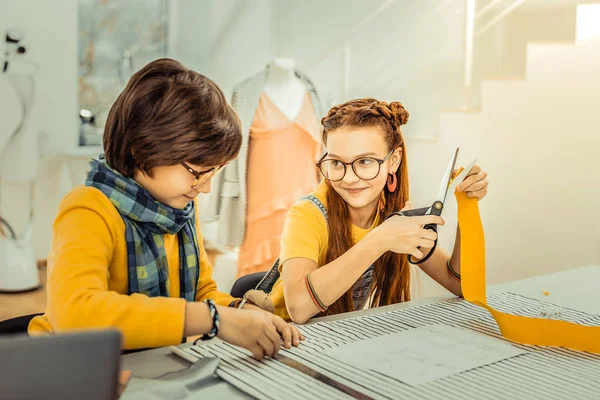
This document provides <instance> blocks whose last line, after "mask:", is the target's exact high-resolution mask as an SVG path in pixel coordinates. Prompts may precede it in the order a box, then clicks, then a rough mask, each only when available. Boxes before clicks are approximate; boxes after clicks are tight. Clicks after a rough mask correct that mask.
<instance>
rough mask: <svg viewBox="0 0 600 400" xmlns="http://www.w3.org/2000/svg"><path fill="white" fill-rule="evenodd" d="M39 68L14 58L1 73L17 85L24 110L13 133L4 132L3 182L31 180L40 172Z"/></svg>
mask: <svg viewBox="0 0 600 400" xmlns="http://www.w3.org/2000/svg"><path fill="white" fill-rule="evenodd" d="M37 70H38V67H37V65H36V64H34V63H31V62H27V61H24V60H14V61H11V63H10V66H9V68H8V69H7V70H6V71H5V72H3V73H2V75H3V79H6V82H8V83H9V84H10V85H11V86H12V87H13V88H14V93H16V94H17V97H16V99H18V103H17V104H18V106H19V108H20V109H21V110H20V113H19V114H20V120H19V123H18V125H17V126H16V127H15V129H14V130H12V131H10V132H3V134H2V139H1V140H0V142H1V144H2V148H0V178H2V179H3V180H4V181H9V182H13V183H29V182H30V181H31V180H33V179H35V177H36V175H37V166H38V158H39V157H38V151H37V150H38V127H37V125H36V121H35V120H34V117H35V116H34V113H33V111H34V105H35V101H34V100H35V83H36V75H37ZM13 100H14V97H13Z"/></svg>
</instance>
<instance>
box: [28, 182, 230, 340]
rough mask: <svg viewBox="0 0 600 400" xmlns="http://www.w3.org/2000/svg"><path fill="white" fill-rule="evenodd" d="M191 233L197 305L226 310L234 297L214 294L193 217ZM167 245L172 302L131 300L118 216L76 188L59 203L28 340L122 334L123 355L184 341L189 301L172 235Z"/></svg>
mask: <svg viewBox="0 0 600 400" xmlns="http://www.w3.org/2000/svg"><path fill="white" fill-rule="evenodd" d="M197 209H198V208H197V207H196V210H197ZM196 229H197V235H198V244H199V246H200V276H199V278H198V286H197V293H196V301H202V300H205V299H212V300H214V301H215V303H217V304H219V305H223V306H227V305H229V304H230V303H231V302H232V301H234V300H235V299H234V298H233V297H231V296H229V295H228V294H225V293H221V292H218V291H217V286H216V284H215V281H214V280H213V279H212V266H211V265H210V263H209V262H208V258H207V255H206V251H205V250H204V246H203V244H202V235H201V233H200V227H199V223H198V215H197V214H196ZM164 245H165V252H166V254H167V261H168V264H169V293H170V296H171V297H152V298H151V297H148V296H146V295H142V294H137V293H134V294H131V295H129V294H128V273H127V242H126V240H125V223H124V222H123V219H122V217H121V215H120V214H119V212H118V211H117V209H116V208H115V207H114V206H113V205H112V203H111V202H110V200H109V199H108V198H107V197H106V196H105V195H104V194H103V193H102V192H100V191H99V190H98V189H95V188H91V187H78V188H76V189H74V190H73V191H72V192H71V193H69V194H68V195H67V196H66V197H65V198H64V199H63V200H62V201H61V203H60V205H59V209H58V214H57V217H56V219H55V221H54V225H53V238H52V247H51V251H50V255H49V257H48V272H47V274H48V282H47V304H46V312H45V314H44V315H42V316H39V317H36V318H34V319H33V320H32V321H31V323H30V324H29V334H31V335H38V334H47V333H52V332H64V331H69V330H79V329H91V328H104V327H114V328H118V329H119V330H120V331H121V333H122V334H123V337H124V348H125V349H135V348H147V347H160V346H167V345H175V344H178V343H181V339H182V338H183V326H184V318H185V304H186V301H185V299H182V298H179V246H178V243H177V235H164Z"/></svg>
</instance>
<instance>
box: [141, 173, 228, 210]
mask: <svg viewBox="0 0 600 400" xmlns="http://www.w3.org/2000/svg"><path fill="white" fill-rule="evenodd" d="M185 164H186V165H185V166H184V165H182V164H178V165H169V166H162V167H156V168H153V169H152V176H149V175H147V174H145V173H143V172H142V171H139V170H137V171H136V172H135V173H134V176H133V179H135V181H136V182H137V183H139V184H140V185H141V186H142V187H143V188H144V189H146V190H147V191H148V192H149V193H150V194H151V195H152V197H154V199H155V200H157V201H159V202H161V203H163V204H165V205H167V206H169V207H172V208H179V209H183V208H185V206H187V205H188V203H189V202H190V201H193V200H194V199H195V198H196V197H197V196H198V194H200V193H209V192H210V189H211V182H212V178H213V176H214V175H215V173H216V172H217V171H218V170H219V169H220V167H219V166H216V167H214V166H213V167H206V166H201V165H194V164H190V163H185ZM188 167H189V168H190V169H191V170H192V171H193V172H192V171H190V170H188ZM195 184H197V186H195V187H194V185H195Z"/></svg>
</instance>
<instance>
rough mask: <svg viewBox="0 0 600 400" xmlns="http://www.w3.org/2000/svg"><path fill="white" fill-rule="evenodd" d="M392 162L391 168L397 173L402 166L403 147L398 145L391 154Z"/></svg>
mask: <svg viewBox="0 0 600 400" xmlns="http://www.w3.org/2000/svg"><path fill="white" fill-rule="evenodd" d="M390 162H391V165H390V169H391V170H392V172H393V173H396V172H397V171H398V168H400V164H401V163H402V147H398V148H397V149H396V150H394V152H393V153H392V155H391V156H390Z"/></svg>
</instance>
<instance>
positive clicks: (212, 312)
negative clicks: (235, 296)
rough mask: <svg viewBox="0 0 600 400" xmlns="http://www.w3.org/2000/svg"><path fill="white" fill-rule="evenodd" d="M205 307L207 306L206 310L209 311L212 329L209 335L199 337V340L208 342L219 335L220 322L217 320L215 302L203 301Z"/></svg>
mask: <svg viewBox="0 0 600 400" xmlns="http://www.w3.org/2000/svg"><path fill="white" fill-rule="evenodd" d="M204 302H205V303H206V305H208V309H209V310H210V316H211V317H212V329H211V330H210V332H209V333H206V334H204V335H202V336H201V337H200V339H201V340H210V339H213V338H214V337H215V336H217V335H218V334H219V327H220V325H221V322H220V320H219V312H218V311H217V306H216V305H215V302H214V301H212V300H204Z"/></svg>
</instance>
